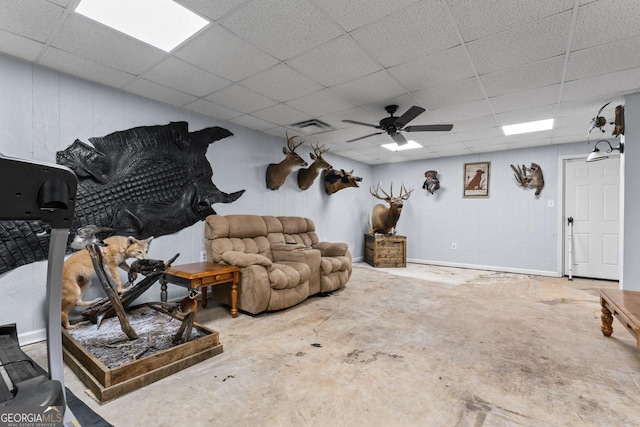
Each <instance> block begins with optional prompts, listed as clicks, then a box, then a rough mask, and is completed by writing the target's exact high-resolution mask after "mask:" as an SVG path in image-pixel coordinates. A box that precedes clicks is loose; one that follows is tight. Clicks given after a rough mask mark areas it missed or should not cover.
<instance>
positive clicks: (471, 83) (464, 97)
mask: <svg viewBox="0 0 640 427" xmlns="http://www.w3.org/2000/svg"><path fill="white" fill-rule="evenodd" d="M413 95H414V96H415V97H416V99H417V100H418V101H420V103H422V105H424V106H425V107H426V108H428V109H430V110H437V109H440V108H444V107H449V106H451V105H457V104H465V103H468V102H473V101H478V100H480V99H483V98H484V93H483V92H482V88H481V87H480V84H479V82H478V79H477V78H475V77H473V78H470V79H467V80H462V81H459V82H456V83H453V84H449V85H447V86H441V87H437V88H433V89H425V90H421V91H419V92H415V93H414V94H413Z"/></svg>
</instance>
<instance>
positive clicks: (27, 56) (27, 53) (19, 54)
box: [0, 30, 44, 62]
mask: <svg viewBox="0 0 640 427" xmlns="http://www.w3.org/2000/svg"><path fill="white" fill-rule="evenodd" d="M43 47H44V43H40V42H37V41H35V40H31V39H29V38H27V37H23V36H19V35H17V34H14V33H10V32H8V31H2V30H0V52H2V53H4V54H7V55H11V56H15V57H16V58H20V59H24V60H27V61H30V62H33V61H35V60H36V58H37V57H38V55H39V54H40V50H42V48H43Z"/></svg>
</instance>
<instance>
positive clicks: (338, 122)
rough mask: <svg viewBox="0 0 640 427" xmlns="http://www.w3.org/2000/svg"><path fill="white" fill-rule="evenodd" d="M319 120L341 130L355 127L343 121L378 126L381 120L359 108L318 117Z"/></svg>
mask: <svg viewBox="0 0 640 427" xmlns="http://www.w3.org/2000/svg"><path fill="white" fill-rule="evenodd" d="M318 119H320V120H322V121H323V122H325V123H328V124H330V125H331V126H333V127H334V128H341V129H344V128H350V127H353V125H352V124H349V123H344V122H342V120H346V119H349V120H355V121H358V122H364V123H372V124H377V123H378V120H380V119H379V118H378V115H377V114H375V115H374V114H371V113H368V112H366V111H364V110H363V109H361V108H359V107H358V108H350V109H348V110H345V111H336V112H333V113H329V114H325V115H322V116H320V117H318Z"/></svg>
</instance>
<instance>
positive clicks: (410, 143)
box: [382, 140, 422, 151]
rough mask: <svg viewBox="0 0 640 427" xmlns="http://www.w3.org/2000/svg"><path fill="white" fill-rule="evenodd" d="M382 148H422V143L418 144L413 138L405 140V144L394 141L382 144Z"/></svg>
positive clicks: (397, 149) (395, 149)
mask: <svg viewBox="0 0 640 427" xmlns="http://www.w3.org/2000/svg"><path fill="white" fill-rule="evenodd" d="M382 147H383V148H386V149H387V150H389V151H402V150H412V149H414V148H422V145H420V144H418V143H417V142H415V141H413V140H409V141H407V143H406V144H402V145H398V144H396V143H395V142H394V143H393V144H382Z"/></svg>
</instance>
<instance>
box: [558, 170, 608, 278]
mask: <svg viewBox="0 0 640 427" xmlns="http://www.w3.org/2000/svg"><path fill="white" fill-rule="evenodd" d="M564 194H565V203H564V206H565V218H564V230H565V233H564V234H565V270H564V271H565V274H569V258H572V259H573V263H572V270H571V271H572V274H573V275H574V276H578V277H591V278H597V279H608V280H619V265H618V263H619V254H618V250H619V237H620V222H619V221H620V203H619V197H620V159H619V158H611V159H606V160H600V161H597V162H589V163H587V162H586V161H585V160H584V159H574V160H567V161H566V163H565V193H564ZM570 217H572V218H573V236H572V237H571V236H570V233H571V228H570V227H569V225H568V222H567V220H568V218H570ZM571 243H573V244H571ZM572 249H573V250H572ZM570 251H571V252H572V253H571V254H570V253H569V252H570Z"/></svg>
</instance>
